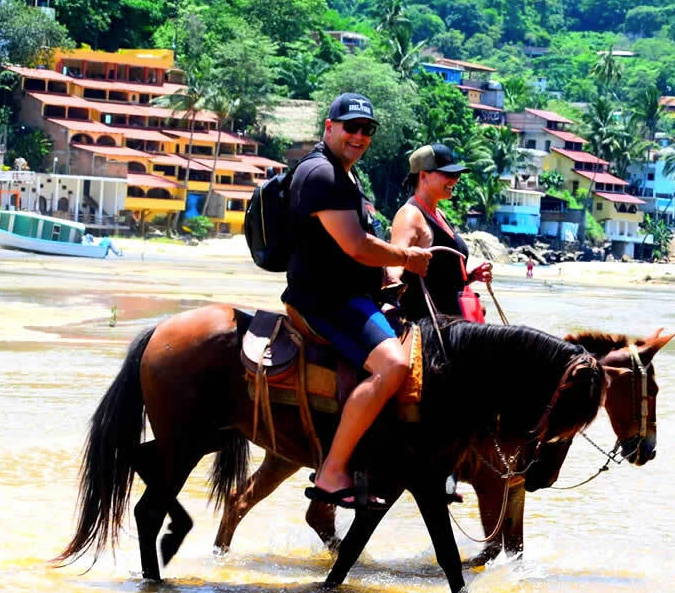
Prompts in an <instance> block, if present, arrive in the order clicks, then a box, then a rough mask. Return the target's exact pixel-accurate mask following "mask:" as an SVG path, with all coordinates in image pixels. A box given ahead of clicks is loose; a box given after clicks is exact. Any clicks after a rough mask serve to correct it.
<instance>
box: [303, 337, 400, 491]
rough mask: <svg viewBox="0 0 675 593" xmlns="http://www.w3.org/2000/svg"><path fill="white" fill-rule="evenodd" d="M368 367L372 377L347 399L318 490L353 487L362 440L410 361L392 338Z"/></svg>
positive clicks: (377, 350) (370, 357) (372, 355)
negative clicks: (353, 460) (352, 469)
mask: <svg viewBox="0 0 675 593" xmlns="http://www.w3.org/2000/svg"><path fill="white" fill-rule="evenodd" d="M364 367H365V369H366V370H367V371H369V372H370V373H371V376H370V377H368V378H367V379H366V380H365V381H363V383H360V384H359V385H357V386H356V388H355V389H354V391H352V393H351V394H350V395H349V397H348V398H347V402H346V403H345V407H344V409H343V411H342V416H341V418H340V424H339V426H338V429H337V431H336V433H335V437H334V438H333V443H332V445H331V448H330V451H329V452H328V456H327V457H326V459H325V461H324V463H323V465H322V466H321V469H320V471H319V475H318V476H317V478H316V485H317V487H319V488H321V489H323V490H326V491H327V492H335V491H336V490H341V489H342V488H348V487H349V486H351V485H352V479H351V476H350V475H349V471H348V466H349V459H350V457H351V455H352V453H353V452H354V449H355V448H356V445H357V443H358V442H359V439H360V438H361V437H362V436H363V434H364V433H365V432H366V430H368V428H369V427H370V425H371V424H372V423H373V421H374V420H375V418H376V417H377V415H378V414H379V413H380V411H381V410H382V408H383V407H384V405H385V404H386V403H387V401H388V400H389V398H390V397H391V396H392V395H394V393H396V391H397V390H398V388H399V387H400V385H401V384H402V383H403V380H404V379H405V376H406V372H407V370H408V361H407V360H406V357H405V354H404V352H403V348H402V346H401V344H400V342H399V340H398V338H389V339H387V340H384V341H383V342H381V343H380V344H379V345H378V346H376V347H375V348H374V349H373V350H372V351H371V352H370V354H369V355H368V358H367V359H366V362H365V364H364Z"/></svg>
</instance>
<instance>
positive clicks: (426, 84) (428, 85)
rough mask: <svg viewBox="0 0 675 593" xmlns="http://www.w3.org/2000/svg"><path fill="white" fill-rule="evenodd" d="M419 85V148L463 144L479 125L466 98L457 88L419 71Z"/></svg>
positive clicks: (435, 76)
mask: <svg viewBox="0 0 675 593" xmlns="http://www.w3.org/2000/svg"><path fill="white" fill-rule="evenodd" d="M415 82H416V83H417V85H418V88H419V91H418V92H419V103H418V105H417V106H416V108H415V113H416V116H417V120H418V121H419V123H420V127H419V131H418V135H417V137H416V144H418V145H420V146H422V145H424V144H430V143H434V142H440V143H454V145H455V146H457V145H459V144H461V143H462V142H463V141H464V140H465V139H466V138H467V137H468V136H469V135H470V134H471V132H472V130H473V129H474V127H475V125H476V124H475V119H474V115H473V110H472V109H471V107H469V103H468V102H467V100H466V97H465V96H464V95H463V94H462V93H461V92H460V91H459V89H458V88H457V87H456V86H455V85H453V84H448V83H447V82H445V81H444V80H443V79H442V78H441V77H440V76H438V75H437V74H431V73H429V72H427V71H426V70H420V71H419V73H418V74H417V75H416V77H415Z"/></svg>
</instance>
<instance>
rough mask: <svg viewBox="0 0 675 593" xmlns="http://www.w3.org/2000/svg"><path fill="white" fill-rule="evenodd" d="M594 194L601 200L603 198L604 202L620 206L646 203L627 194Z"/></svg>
mask: <svg viewBox="0 0 675 593" xmlns="http://www.w3.org/2000/svg"><path fill="white" fill-rule="evenodd" d="M593 193H594V194H596V195H598V196H600V197H601V198H605V200H609V201H610V202H619V203H622V204H645V203H646V202H645V201H644V200H641V199H640V198H636V197H635V196H631V195H628V194H613V193H610V192H604V191H596V192H593Z"/></svg>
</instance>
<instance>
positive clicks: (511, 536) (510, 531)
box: [502, 480, 525, 556]
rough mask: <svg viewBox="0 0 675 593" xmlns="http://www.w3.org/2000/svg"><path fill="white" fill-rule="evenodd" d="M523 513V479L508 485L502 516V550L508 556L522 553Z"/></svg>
mask: <svg viewBox="0 0 675 593" xmlns="http://www.w3.org/2000/svg"><path fill="white" fill-rule="evenodd" d="M524 514H525V481H524V480H522V481H520V482H518V483H517V484H511V485H510V486H509V497H508V501H507V506H506V517H504V527H503V528H502V531H503V532H504V550H505V551H506V554H507V555H508V556H520V555H522V553H523V548H524V541H523V516H524Z"/></svg>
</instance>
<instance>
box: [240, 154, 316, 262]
mask: <svg viewBox="0 0 675 593" xmlns="http://www.w3.org/2000/svg"><path fill="white" fill-rule="evenodd" d="M319 156H323V153H322V152H319V151H313V152H310V153H309V154H307V155H305V156H304V157H303V158H302V159H301V160H300V161H299V162H298V164H297V165H295V167H293V168H292V169H290V170H288V171H286V172H285V173H280V174H279V175H275V176H274V177H272V178H271V179H268V180H267V181H265V183H263V184H262V185H261V186H259V187H256V188H255V189H254V190H253V195H252V196H251V199H250V200H249V202H248V207H247V208H246V214H245V216H244V235H245V236H246V243H247V244H248V248H249V249H250V251H251V256H252V257H253V261H254V262H255V263H256V265H257V266H259V267H261V268H262V269H263V270H267V271H268V272H285V271H286V269H287V267H288V259H289V257H290V255H291V234H292V233H291V218H290V212H289V205H290V196H289V189H290V187H291V181H292V180H293V174H294V173H295V170H296V169H297V168H298V166H299V165H300V163H302V162H304V161H306V160H309V159H312V158H316V157H319Z"/></svg>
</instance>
